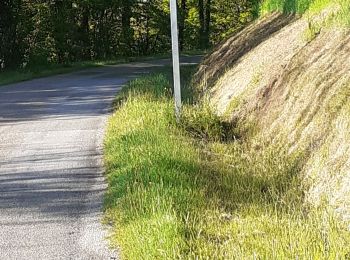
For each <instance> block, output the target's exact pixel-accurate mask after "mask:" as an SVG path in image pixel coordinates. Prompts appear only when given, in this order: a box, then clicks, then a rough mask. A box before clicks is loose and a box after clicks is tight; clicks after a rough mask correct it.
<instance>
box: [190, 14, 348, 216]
mask: <svg viewBox="0 0 350 260" xmlns="http://www.w3.org/2000/svg"><path fill="white" fill-rule="evenodd" d="M332 12H335V11H334V10H331V11H330V10H325V11H324V12H323V13H321V15H320V17H321V18H320V19H326V18H327V16H329V15H332ZM281 20H282V21H286V23H284V22H282V21H281ZM309 27H310V21H309V20H308V19H306V18H291V17H290V16H282V15H278V14H274V15H272V16H269V17H266V18H264V19H262V20H261V21H259V22H257V23H255V24H252V25H250V26H249V27H248V28H247V29H245V30H243V31H242V32H240V33H239V34H238V35H236V36H233V37H232V38H231V39H229V40H228V41H227V42H225V43H223V44H221V45H220V46H218V47H217V48H216V49H215V51H214V52H213V53H212V54H211V55H209V56H208V57H207V58H206V60H205V61H204V62H203V64H202V66H201V67H200V69H199V71H198V73H197V75H196V82H197V83H198V84H199V85H200V86H201V87H202V88H204V90H206V91H204V92H205V93H206V94H208V95H209V98H210V101H211V103H212V104H213V105H214V107H215V109H216V111H217V113H218V114H220V115H224V116H225V117H226V118H229V119H230V120H234V121H235V122H238V125H239V126H241V127H243V128H250V130H252V129H253V131H250V132H251V133H254V134H251V138H253V137H256V136H260V137H263V138H264V139H266V140H270V141H271V142H276V141H277V140H282V139H283V140H285V141H284V142H285V143H287V144H288V145H289V146H290V149H291V151H296V150H298V151H300V153H303V154H304V157H305V160H306V163H305V165H304V167H303V172H302V174H303V176H304V179H305V182H306V183H308V184H309V187H310V188H309V190H308V191H307V201H308V202H311V203H312V204H315V205H320V204H326V205H331V206H332V207H333V208H334V209H336V211H337V212H339V213H340V215H341V216H342V217H343V218H344V219H345V220H350V205H349V201H350V188H349V187H350V102H349V101H350V33H349V31H348V30H346V29H339V28H338V29H336V28H331V27H324V28H323V29H322V30H321V31H320V32H319V33H317V34H315V35H314V37H312V38H311V39H310V38H307V37H306V35H307V33H308V29H309ZM270 28H273V29H270ZM263 32H266V33H267V34H266V35H264V36H263V37H262V36H261V35H262V34H263ZM252 34H255V36H254V35H252ZM205 88H207V89H205Z"/></svg>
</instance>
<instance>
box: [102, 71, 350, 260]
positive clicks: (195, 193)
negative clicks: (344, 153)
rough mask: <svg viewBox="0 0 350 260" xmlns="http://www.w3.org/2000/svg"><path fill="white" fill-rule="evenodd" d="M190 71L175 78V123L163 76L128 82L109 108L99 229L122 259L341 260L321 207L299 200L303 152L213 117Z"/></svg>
mask: <svg viewBox="0 0 350 260" xmlns="http://www.w3.org/2000/svg"><path fill="white" fill-rule="evenodd" d="M192 72H193V68H188V67H187V68H185V69H184V70H183V75H185V78H184V79H183V81H184V86H186V91H185V93H186V96H185V100H187V102H186V105H185V107H184V111H183V115H182V118H181V120H180V122H179V123H177V122H176V120H175V118H174V115H173V100H172V97H171V88H170V86H171V83H170V81H169V72H167V71H162V72H159V73H156V74H154V75H151V76H147V77H144V78H141V79H138V80H135V81H132V82H131V83H130V84H129V85H128V87H127V88H125V89H124V91H123V92H122V93H121V94H120V96H119V97H118V98H117V99H116V102H115V105H116V107H117V108H118V109H117V110H116V111H115V113H114V114H113V116H112V117H111V119H110V122H109V126H108V131H107V136H106V139H105V163H106V169H107V179H108V183H109V188H108V192H107V194H106V199H105V213H106V217H105V220H106V222H108V223H110V224H111V225H112V226H113V232H112V234H111V240H112V241H113V244H114V245H115V246H118V247H119V248H120V249H121V253H122V257H123V258H124V259H176V258H177V259H182V258H184V259H210V258H213V257H215V258H216V259H290V258H293V259H295V258H298V259H345V258H346V257H349V253H350V246H349V245H350V234H349V233H348V232H347V231H346V228H345V226H343V225H342V224H340V222H338V220H337V219H336V218H335V217H334V216H333V215H332V213H331V212H332V211H329V210H327V206H326V205H322V206H319V207H318V208H311V207H309V206H308V204H306V203H305V201H304V195H305V194H304V193H305V191H306V190H307V188H308V187H307V184H306V183H305V182H303V181H302V178H301V176H300V169H301V167H302V166H303V164H304V163H305V162H304V154H303V152H301V151H294V152H293V153H290V152H289V151H288V147H287V146H285V145H284V144H285V143H287V142H285V141H284V140H283V139H280V140H279V141H276V142H273V144H271V142H270V141H269V140H264V139H263V138H260V139H257V138H251V137H252V136H253V135H250V133H251V132H254V126H253V125H251V126H246V125H245V126H241V125H239V123H236V124H235V123H227V122H225V121H224V120H223V118H220V117H218V116H216V115H215V114H214V113H213V111H212V109H211V107H210V106H209V105H208V104H207V103H206V102H205V101H203V100H205V99H203V100H198V99H197V97H196V92H195V91H194V90H193V89H192V88H191V87H192V85H191V84H190V83H189V82H190V80H189V79H190V78H191V74H192ZM247 128H251V131H246V130H247ZM242 129H244V131H242Z"/></svg>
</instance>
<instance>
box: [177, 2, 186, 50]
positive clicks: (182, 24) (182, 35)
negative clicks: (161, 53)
mask: <svg viewBox="0 0 350 260" xmlns="http://www.w3.org/2000/svg"><path fill="white" fill-rule="evenodd" d="M186 1H187V0H182V1H181V9H180V23H179V38H180V51H182V50H183V49H184V45H185V21H186V18H187V2H186Z"/></svg>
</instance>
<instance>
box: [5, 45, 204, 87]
mask: <svg viewBox="0 0 350 260" xmlns="http://www.w3.org/2000/svg"><path fill="white" fill-rule="evenodd" d="M202 54H204V52H203V51H195V50H194V51H187V52H183V53H182V56H192V55H202ZM162 58H171V54H170V53H164V54H157V55H153V56H146V57H142V56H140V57H125V58H119V59H114V60H103V61H83V62H75V63H67V64H47V65H37V66H32V67H29V68H25V69H18V70H4V71H1V70H0V86H1V85H6V84H11V83H16V82H21V81H26V80H30V79H35V78H41V77H47V76H52V75H58V74H64V73H69V72H74V71H78V70H83V69H88V68H93V67H99V66H105V65H115V64H121V63H126V62H136V61H151V60H155V59H162Z"/></svg>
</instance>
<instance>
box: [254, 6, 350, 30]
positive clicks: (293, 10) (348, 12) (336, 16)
mask: <svg viewBox="0 0 350 260" xmlns="http://www.w3.org/2000/svg"><path fill="white" fill-rule="evenodd" d="M332 9H333V12H332V14H331V15H328V16H327V17H325V18H326V20H325V21H323V23H324V24H323V26H324V25H326V24H327V25H337V26H339V25H343V26H347V27H348V26H350V2H349V1H348V0H265V1H263V3H262V5H261V7H260V14H261V15H266V14H269V13H271V12H276V11H278V12H283V13H287V14H298V15H304V14H305V15H306V16H308V17H309V18H310V19H312V17H313V16H317V15H319V14H320V13H321V12H324V11H325V10H332ZM310 22H312V21H310Z"/></svg>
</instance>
